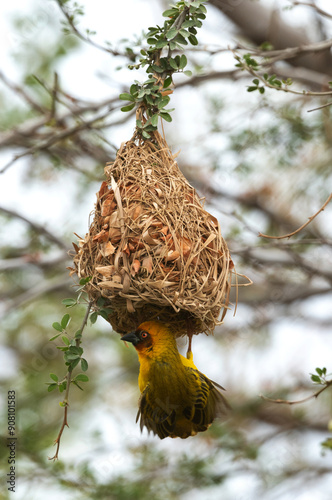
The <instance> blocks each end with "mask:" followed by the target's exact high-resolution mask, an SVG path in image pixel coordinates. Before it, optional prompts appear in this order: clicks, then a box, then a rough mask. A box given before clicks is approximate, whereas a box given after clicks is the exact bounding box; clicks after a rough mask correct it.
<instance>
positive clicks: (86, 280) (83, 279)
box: [79, 276, 92, 285]
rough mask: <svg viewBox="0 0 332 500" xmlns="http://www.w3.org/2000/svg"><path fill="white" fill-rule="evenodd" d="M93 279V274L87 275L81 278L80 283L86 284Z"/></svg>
mask: <svg viewBox="0 0 332 500" xmlns="http://www.w3.org/2000/svg"><path fill="white" fill-rule="evenodd" d="M91 280H92V276H87V277H86V278H81V279H80V281H79V284H80V285H86V284H87V283H89V281H91Z"/></svg>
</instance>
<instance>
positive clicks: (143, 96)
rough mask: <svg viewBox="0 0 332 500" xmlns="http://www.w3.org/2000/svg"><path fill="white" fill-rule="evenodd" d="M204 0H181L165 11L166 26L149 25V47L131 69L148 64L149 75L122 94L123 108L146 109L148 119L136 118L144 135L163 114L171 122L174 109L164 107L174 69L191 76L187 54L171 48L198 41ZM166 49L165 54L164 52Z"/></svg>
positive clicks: (151, 129) (179, 48) (204, 15)
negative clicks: (177, 53) (124, 102)
mask: <svg viewBox="0 0 332 500" xmlns="http://www.w3.org/2000/svg"><path fill="white" fill-rule="evenodd" d="M204 3H205V2H204V1H202V0H196V1H193V2H190V1H188V0H182V1H179V2H177V3H176V4H175V5H173V6H171V8H170V9H168V10H166V11H165V12H163V16H164V17H166V18H167V19H166V20H165V22H164V24H163V26H158V25H157V26H155V27H150V28H149V29H148V33H147V34H146V40H147V42H148V44H149V47H148V48H146V49H142V50H141V56H142V57H141V58H140V59H139V62H138V63H136V64H134V65H129V69H139V68H143V67H145V68H146V73H147V74H148V79H147V80H146V81H144V82H143V83H140V82H138V81H135V83H134V84H133V85H132V86H131V87H130V91H129V93H123V94H120V99H122V100H124V101H129V104H127V105H126V106H123V107H122V108H121V110H122V111H125V112H126V111H131V110H132V109H134V108H135V107H141V108H142V110H143V111H144V112H145V113H146V116H147V119H146V120H142V119H139V118H138V119H137V121H136V127H137V130H138V131H139V132H140V133H141V135H142V136H143V137H144V138H146V139H148V138H150V134H149V132H152V131H154V130H157V127H158V119H159V117H160V118H163V119H164V120H166V121H168V122H170V121H171V120H172V118H171V115H170V112H171V111H173V110H172V109H165V106H167V104H168V103H169V100H170V98H169V94H171V93H172V90H171V88H170V86H171V84H172V83H173V74H174V73H184V74H185V75H187V76H191V74H192V73H191V71H188V70H185V67H186V66H187V63H188V61H187V57H186V56H185V55H184V54H182V55H175V56H174V57H172V52H173V51H175V50H177V51H181V50H183V49H184V47H185V46H187V45H189V44H191V45H197V44H198V40H197V38H196V34H197V28H200V27H201V26H202V20H204V19H205V17H206V8H205V6H204ZM163 52H164V53H165V55H164V56H162V53H163Z"/></svg>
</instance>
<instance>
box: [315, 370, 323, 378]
mask: <svg viewBox="0 0 332 500" xmlns="http://www.w3.org/2000/svg"><path fill="white" fill-rule="evenodd" d="M316 372H317V373H318V375H319V376H320V377H321V376H322V375H323V371H322V370H321V368H316Z"/></svg>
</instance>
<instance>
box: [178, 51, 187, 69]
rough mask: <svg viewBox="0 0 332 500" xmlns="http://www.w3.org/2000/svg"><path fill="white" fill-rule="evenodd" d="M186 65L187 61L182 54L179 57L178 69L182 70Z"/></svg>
mask: <svg viewBox="0 0 332 500" xmlns="http://www.w3.org/2000/svg"><path fill="white" fill-rule="evenodd" d="M187 63H188V60H187V58H186V56H185V55H184V54H182V56H181V57H180V65H179V68H180V69H183V68H185V67H186V66H187Z"/></svg>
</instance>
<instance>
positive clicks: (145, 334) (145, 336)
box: [141, 332, 149, 339]
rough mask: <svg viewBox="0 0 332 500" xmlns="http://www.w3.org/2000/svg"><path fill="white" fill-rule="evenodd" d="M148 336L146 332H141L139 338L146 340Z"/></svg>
mask: <svg viewBox="0 0 332 500" xmlns="http://www.w3.org/2000/svg"><path fill="white" fill-rule="evenodd" d="M148 336H149V334H148V332H142V333H141V338H142V339H146V338H148Z"/></svg>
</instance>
